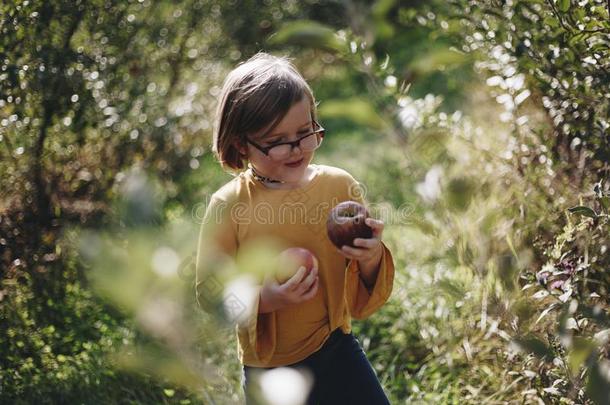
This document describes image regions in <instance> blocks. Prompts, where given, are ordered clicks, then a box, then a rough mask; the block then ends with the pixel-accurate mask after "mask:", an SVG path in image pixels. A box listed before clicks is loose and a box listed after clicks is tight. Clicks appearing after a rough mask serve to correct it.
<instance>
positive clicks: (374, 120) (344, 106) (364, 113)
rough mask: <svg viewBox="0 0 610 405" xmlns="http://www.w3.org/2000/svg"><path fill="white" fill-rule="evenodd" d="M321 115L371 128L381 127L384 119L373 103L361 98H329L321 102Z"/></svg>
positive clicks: (319, 110)
mask: <svg viewBox="0 0 610 405" xmlns="http://www.w3.org/2000/svg"><path fill="white" fill-rule="evenodd" d="M318 112H319V114H320V116H323V117H324V118H343V119H348V120H350V121H353V122H355V123H357V124H360V125H364V126H367V127H370V128H375V129H380V128H382V127H383V120H382V119H381V117H380V116H379V114H377V111H375V108H374V107H373V105H372V104H371V103H369V102H368V101H366V100H363V99H360V98H350V99H346V100H329V101H325V102H324V103H321V104H320V107H319V108H318Z"/></svg>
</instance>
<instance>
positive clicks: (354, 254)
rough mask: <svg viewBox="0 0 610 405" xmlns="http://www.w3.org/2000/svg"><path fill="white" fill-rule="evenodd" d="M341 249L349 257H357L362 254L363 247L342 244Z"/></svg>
mask: <svg viewBox="0 0 610 405" xmlns="http://www.w3.org/2000/svg"><path fill="white" fill-rule="evenodd" d="M341 251H343V253H345V254H347V255H349V256H350V259H354V258H356V259H358V258H360V257H362V254H363V249H358V248H353V247H351V246H343V247H342V248H341Z"/></svg>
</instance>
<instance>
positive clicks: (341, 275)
mask: <svg viewBox="0 0 610 405" xmlns="http://www.w3.org/2000/svg"><path fill="white" fill-rule="evenodd" d="M310 167H311V168H312V169H313V170H314V177H313V178H312V179H311V180H310V181H309V183H307V184H306V185H304V186H302V187H300V188H296V189H272V188H268V187H266V186H265V185H264V184H263V183H261V182H260V181H259V180H257V179H255V178H254V177H253V175H252V172H251V170H246V171H244V172H241V173H240V174H239V175H237V176H236V177H235V178H234V179H232V180H231V181H229V182H228V183H227V184H225V185H224V186H223V187H221V188H220V189H219V190H218V191H217V192H216V193H214V194H213V195H212V197H211V199H210V201H209V204H208V207H207V209H206V215H205V217H204V221H203V224H202V227H201V234H200V238H199V249H198V254H197V265H196V275H197V279H196V294H197V300H198V302H201V300H202V299H204V298H205V294H206V289H205V288H204V281H205V271H206V270H205V267H206V266H205V265H204V261H205V257H206V255H207V254H209V253H210V250H212V249H215V250H220V251H221V252H223V253H225V254H226V255H228V256H229V257H232V258H235V257H237V255H238V254H239V251H240V248H242V247H244V246H246V245H247V244H248V243H249V242H253V241H260V240H275V241H277V243H278V246H281V247H282V248H287V247H294V246H298V247H303V248H306V249H308V250H310V251H311V252H312V253H313V254H314V255H315V256H316V258H317V259H318V262H319V266H318V274H319V287H318V291H317V293H316V295H315V296H314V297H313V298H312V299H310V300H308V301H305V302H302V303H299V304H294V305H291V306H288V307H285V308H283V309H279V310H276V311H273V312H269V313H263V314H261V313H258V305H259V301H260V295H259V294H258V293H257V294H254V295H253V297H254V299H252V300H251V303H249V304H248V306H249V307H250V308H248V311H247V312H246V314H247V315H246V316H245V319H242V321H241V322H238V324H237V326H236V331H237V336H238V353H239V357H240V360H241V362H242V363H243V364H245V365H248V366H253V367H278V366H285V365H289V364H293V363H296V362H299V361H301V360H303V359H305V358H306V357H308V356H309V355H311V354H312V353H314V352H316V351H317V350H318V349H320V347H322V345H323V344H324V342H325V341H326V339H327V338H328V337H329V335H330V333H331V332H332V331H334V330H335V329H337V328H341V329H342V330H343V332H345V333H349V332H350V331H351V319H352V318H355V319H364V318H366V317H368V316H369V315H371V314H372V313H373V312H375V311H376V310H377V309H379V308H380V307H381V306H382V305H383V304H384V303H385V302H386V301H387V299H388V298H389V296H390V294H391V292H392V284H393V280H394V262H393V258H392V254H391V253H390V250H389V249H388V248H387V246H386V245H385V244H383V243H382V245H383V250H384V252H383V256H382V259H381V264H380V268H379V272H378V274H377V277H376V281H375V284H374V286H372V287H370V289H367V287H366V286H365V284H364V282H363V281H362V279H361V278H360V276H359V268H358V263H357V262H356V261H353V260H348V259H346V258H345V257H344V256H342V255H341V254H340V253H339V252H338V251H337V248H336V247H335V246H334V245H333V244H332V243H331V241H330V240H329V239H328V236H327V233H326V218H327V216H328V214H329V212H330V210H331V209H332V208H333V207H334V206H335V205H337V204H338V203H340V202H342V201H347V200H354V201H358V202H360V203H362V204H365V205H366V202H365V201H364V200H363V198H362V193H361V188H360V187H359V184H358V182H357V181H356V180H355V179H354V178H353V177H352V176H351V175H350V174H349V173H348V172H346V171H345V170H343V169H340V168H336V167H332V166H326V165H311V166H310ZM261 283H262V280H261Z"/></svg>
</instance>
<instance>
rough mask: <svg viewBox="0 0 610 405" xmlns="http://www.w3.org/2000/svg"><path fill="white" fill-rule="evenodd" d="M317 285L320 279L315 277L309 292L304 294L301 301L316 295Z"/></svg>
mask: <svg viewBox="0 0 610 405" xmlns="http://www.w3.org/2000/svg"><path fill="white" fill-rule="evenodd" d="M319 284H320V277H316V278H315V280H314V281H313V284H312V285H311V287H310V288H309V290H307V291H306V292H305V294H304V295H303V296H302V297H301V298H302V299H303V301H307V300H309V299H311V298H313V297H314V296H315V295H316V293H317V292H318V285H319Z"/></svg>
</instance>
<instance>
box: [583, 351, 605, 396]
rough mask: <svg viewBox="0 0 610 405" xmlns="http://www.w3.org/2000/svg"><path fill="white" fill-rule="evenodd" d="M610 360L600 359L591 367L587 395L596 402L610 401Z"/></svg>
mask: <svg viewBox="0 0 610 405" xmlns="http://www.w3.org/2000/svg"><path fill="white" fill-rule="evenodd" d="M608 374H610V362H609V361H608V360H604V359H602V360H600V361H598V362H595V363H594V364H593V365H592V366H591V367H589V378H588V379H587V388H586V390H587V395H588V396H589V398H591V399H592V400H593V402H594V403H595V404H598V405H601V404H609V403H610V377H609V376H608Z"/></svg>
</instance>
